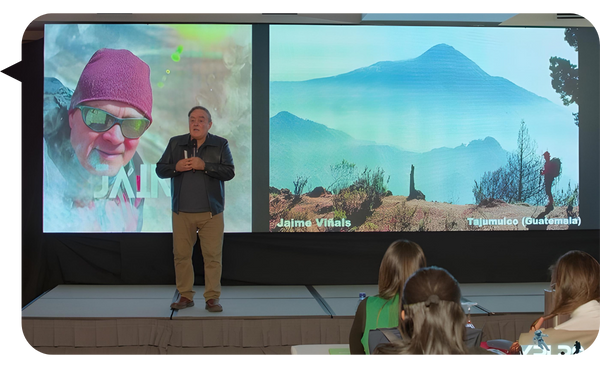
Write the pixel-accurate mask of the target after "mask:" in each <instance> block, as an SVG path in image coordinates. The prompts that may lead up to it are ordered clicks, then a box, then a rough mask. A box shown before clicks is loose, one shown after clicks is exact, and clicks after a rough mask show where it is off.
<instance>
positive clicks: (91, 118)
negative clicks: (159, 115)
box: [75, 105, 150, 139]
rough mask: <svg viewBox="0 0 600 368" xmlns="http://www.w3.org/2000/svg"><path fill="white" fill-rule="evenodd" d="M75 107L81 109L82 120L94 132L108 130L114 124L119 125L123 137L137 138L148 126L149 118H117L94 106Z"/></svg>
mask: <svg viewBox="0 0 600 368" xmlns="http://www.w3.org/2000/svg"><path fill="white" fill-rule="evenodd" d="M75 108H76V109H79V110H80V111H81V117H82V118H83V122H84V123H85V125H87V126H88V127H89V128H90V129H91V130H93V131H94V132H98V133H102V132H106V131H108V130H110V128H112V127H113V126H114V125H115V124H119V125H120V126H121V133H123V137H125V138H129V139H137V138H139V137H141V136H142V134H144V132H145V131H146V129H148V127H149V126H150V120H148V119H146V118H124V119H121V118H118V117H116V116H114V115H111V114H109V113H108V112H106V111H104V110H101V109H99V108H96V107H90V106H85V105H77V106H75Z"/></svg>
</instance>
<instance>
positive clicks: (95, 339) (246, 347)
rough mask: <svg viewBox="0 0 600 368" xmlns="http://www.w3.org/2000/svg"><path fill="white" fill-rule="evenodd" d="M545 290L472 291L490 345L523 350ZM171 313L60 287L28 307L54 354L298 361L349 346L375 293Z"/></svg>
mask: <svg viewBox="0 0 600 368" xmlns="http://www.w3.org/2000/svg"><path fill="white" fill-rule="evenodd" d="M545 287H547V284H546V283H520V284H463V285H461V289H462V294H463V302H464V303H465V304H464V306H463V308H464V309H465V311H466V310H467V309H466V307H465V306H466V305H469V304H474V303H477V304H476V305H475V306H472V307H471V321H472V322H473V324H474V325H475V327H477V328H482V329H483V331H484V341H485V340H491V339H507V340H512V341H515V340H516V339H517V338H518V336H519V334H520V333H521V332H526V331H527V329H528V328H529V325H530V324H531V322H532V321H533V320H534V319H536V318H537V317H538V316H540V315H541V314H542V313H543V311H544V288H545ZM202 290H203V286H202V285H197V286H196V291H197V293H196V296H195V301H196V302H197V303H196V305H195V306H194V307H191V308H187V309H184V310H180V311H172V310H171V309H170V308H169V305H170V304H171V303H172V302H173V301H174V300H175V298H176V297H177V292H176V290H175V287H174V286H173V285H59V286H57V287H56V288H54V289H52V290H50V291H48V292H47V293H45V294H43V295H41V296H40V297H38V298H37V299H36V300H34V301H33V302H32V303H30V304H29V305H27V306H26V307H25V308H23V311H22V322H23V332H24V334H25V337H26V339H27V341H28V342H29V343H30V344H31V345H32V346H33V347H34V348H35V349H37V350H39V351H41V352H43V353H47V354H102V353H108V354H121V353H122V354H187V353H189V354H290V352H291V346H294V345H306V344H347V343H348V334H349V332H350V328H351V326H352V321H353V318H354V313H355V310H356V306H357V301H358V294H359V292H365V293H366V294H367V295H375V294H377V286H376V285H345V286H342V285H336V286H333V285H314V286H313V285H305V286H302V285H294V286H223V289H222V296H221V304H222V305H223V308H224V311H223V312H221V313H210V312H208V311H206V310H205V309H204V300H203V297H202Z"/></svg>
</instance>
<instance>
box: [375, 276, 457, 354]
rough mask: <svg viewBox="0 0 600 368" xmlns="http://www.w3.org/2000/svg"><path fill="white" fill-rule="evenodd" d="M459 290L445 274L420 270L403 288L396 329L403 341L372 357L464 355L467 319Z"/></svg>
mask: <svg viewBox="0 0 600 368" xmlns="http://www.w3.org/2000/svg"><path fill="white" fill-rule="evenodd" d="M460 297H461V293H460V287H459V285H458V282H457V281H456V280H455V279H454V277H452V275H450V274H449V273H448V271H446V270H444V269H442V268H438V267H427V268H422V269H420V270H418V271H417V272H415V273H414V274H413V275H412V276H411V277H410V278H409V279H408V280H407V281H406V285H405V286H404V293H403V294H402V311H401V319H402V322H401V323H400V326H399V329H400V333H401V335H402V339H401V340H399V341H397V342H394V343H389V344H381V345H379V346H378V347H377V348H375V351H374V353H375V354H467V353H468V348H467V346H466V344H465V342H464V335H465V323H466V316H465V313H464V311H463V310H462V307H461V304H460Z"/></svg>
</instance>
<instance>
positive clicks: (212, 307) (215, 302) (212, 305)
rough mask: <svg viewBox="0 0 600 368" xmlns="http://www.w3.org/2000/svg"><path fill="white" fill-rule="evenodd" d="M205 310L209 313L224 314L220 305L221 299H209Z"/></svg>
mask: <svg viewBox="0 0 600 368" xmlns="http://www.w3.org/2000/svg"><path fill="white" fill-rule="evenodd" d="M204 308H205V309H206V310H207V311H209V312H223V307H222V306H221V304H219V299H208V300H207V301H206V306H205V307H204Z"/></svg>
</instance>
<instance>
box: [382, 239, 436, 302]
mask: <svg viewBox="0 0 600 368" xmlns="http://www.w3.org/2000/svg"><path fill="white" fill-rule="evenodd" d="M425 266H427V264H426V261H425V254H424V253H423V249H421V247H420V246H419V245H418V244H417V243H414V242H411V241H409V240H396V241H395V242H393V243H392V244H391V245H390V246H389V247H388V249H387V251H386V252H385V254H384V255H383V259H382V260H381V265H380V266H379V281H378V286H379V296H380V297H381V298H384V299H392V298H394V296H395V295H402V288H403V287H404V283H405V282H406V280H408V278H409V277H410V275H412V274H413V273H414V272H415V271H416V270H418V269H419V268H422V267H425Z"/></svg>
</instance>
